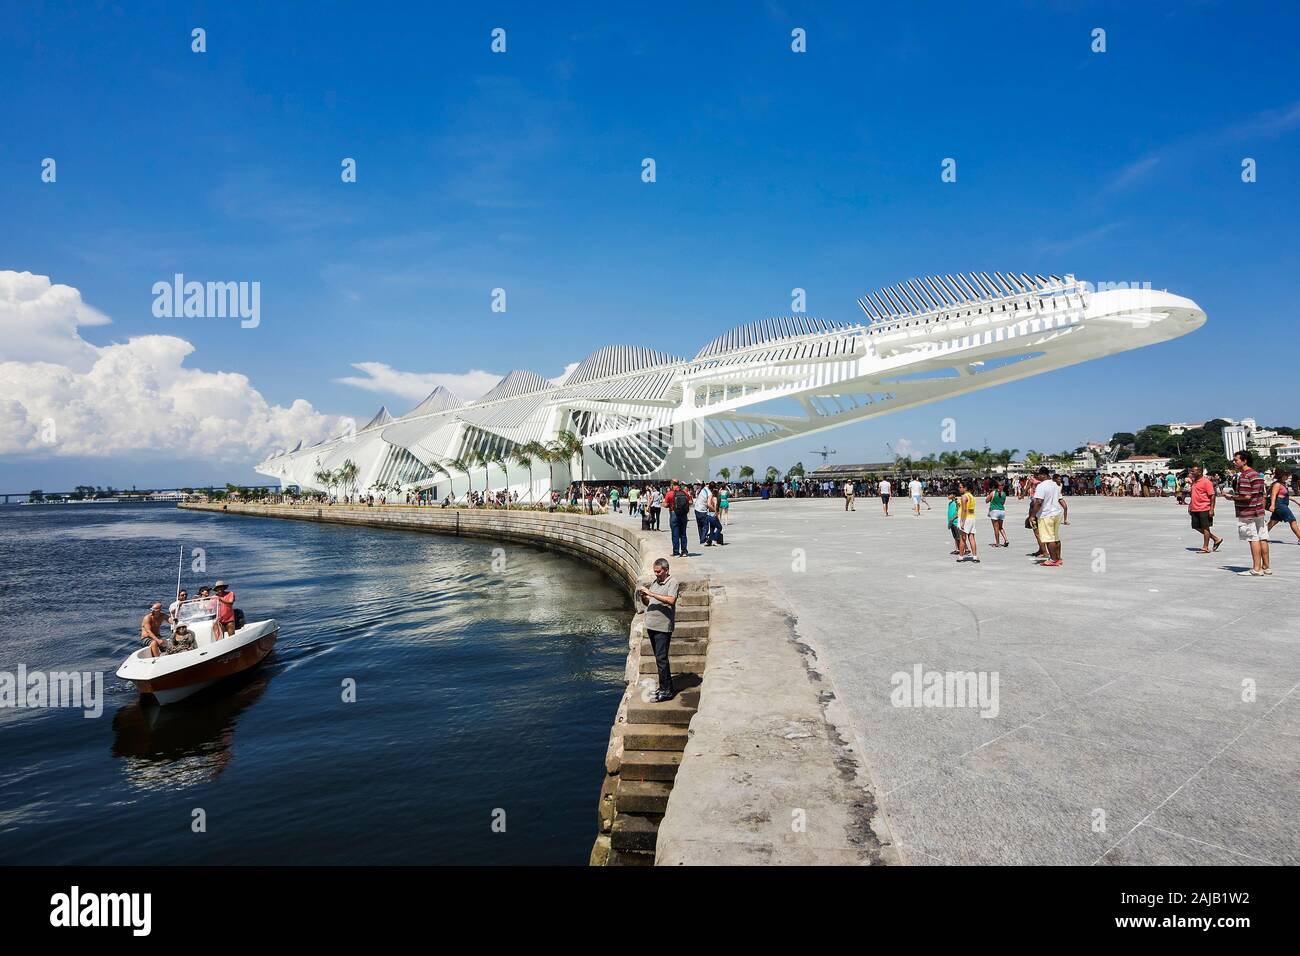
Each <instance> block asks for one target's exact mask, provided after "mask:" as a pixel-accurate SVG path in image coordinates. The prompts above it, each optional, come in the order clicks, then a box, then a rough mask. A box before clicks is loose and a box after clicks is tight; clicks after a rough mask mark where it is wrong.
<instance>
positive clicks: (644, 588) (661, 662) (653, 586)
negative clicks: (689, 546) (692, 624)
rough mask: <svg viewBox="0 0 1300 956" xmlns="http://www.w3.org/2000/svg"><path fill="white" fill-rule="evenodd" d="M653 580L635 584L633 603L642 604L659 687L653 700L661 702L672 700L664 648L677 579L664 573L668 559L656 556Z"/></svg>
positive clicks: (669, 633) (671, 623) (674, 615)
mask: <svg viewBox="0 0 1300 956" xmlns="http://www.w3.org/2000/svg"><path fill="white" fill-rule="evenodd" d="M654 572H655V576H654V580H653V581H650V582H649V583H647V584H642V585H638V587H637V589H636V597H637V603H638V604H639V605H644V610H645V632H646V636H647V637H649V638H650V646H651V648H653V649H654V652H655V666H656V668H657V669H658V672H659V689H658V691H657V692H656V693H655V696H654V702H655V703H656V704H661V703H663V702H664V701H666V700H672V699H673V695H674V694H675V693H676V691H674V690H673V673H672V669H671V668H670V667H669V664H668V647H669V645H670V644H671V643H672V639H673V626H674V624H675V622H676V619H677V593H678V590H679V587H680V586H679V585H678V583H677V579H676V578H674V577H672V576H671V575H669V573H668V561H667V560H666V559H664V558H659V559H658V560H657V561H655V564H654Z"/></svg>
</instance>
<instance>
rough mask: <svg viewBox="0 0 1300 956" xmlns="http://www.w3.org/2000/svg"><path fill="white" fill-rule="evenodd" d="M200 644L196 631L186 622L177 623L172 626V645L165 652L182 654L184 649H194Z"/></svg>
mask: <svg viewBox="0 0 1300 956" xmlns="http://www.w3.org/2000/svg"><path fill="white" fill-rule="evenodd" d="M198 646H199V645H198V642H197V641H196V640H195V639H194V632H193V631H191V630H190V629H189V628H188V627H186V626H185V625H184V624H177V625H176V626H175V627H174V628H172V641H171V646H170V647H168V648H167V650H165V651H163V653H164V654H180V653H181V652H183V651H192V650H194V649H195V648H196V647H198Z"/></svg>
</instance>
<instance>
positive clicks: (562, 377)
mask: <svg viewBox="0 0 1300 956" xmlns="http://www.w3.org/2000/svg"><path fill="white" fill-rule="evenodd" d="M581 364H582V363H581V362H570V363H569V364H568V365H566V366H564V371H563V372H561V373H560V374H559V375H557V376H556V377H555V378H553V379H551V381H552V382H554V383H555V384H556V385H563V384H564V383H565V382H567V381H568V380H569V376H570V375H572V374H573V370H574V369H575V368H577V367H578V366H579V365H581Z"/></svg>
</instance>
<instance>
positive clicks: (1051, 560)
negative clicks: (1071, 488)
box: [1029, 468, 1069, 568]
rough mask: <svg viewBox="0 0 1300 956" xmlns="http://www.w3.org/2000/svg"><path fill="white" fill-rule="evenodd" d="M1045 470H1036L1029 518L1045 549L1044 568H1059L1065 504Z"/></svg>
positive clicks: (1067, 522) (1058, 489)
mask: <svg viewBox="0 0 1300 956" xmlns="http://www.w3.org/2000/svg"><path fill="white" fill-rule="evenodd" d="M1049 476H1050V472H1049V471H1048V470H1047V469H1046V468H1039V469H1038V474H1037V476H1036V477H1037V478H1038V483H1037V484H1036V485H1034V496H1033V498H1032V499H1030V502H1029V517H1030V519H1031V520H1033V521H1034V522H1035V525H1034V527H1035V528H1036V529H1037V534H1038V540H1039V541H1040V542H1041V543H1042V545H1043V547H1045V548H1046V549H1047V560H1046V561H1044V562H1043V567H1045V568H1059V567H1060V566H1061V565H1062V564H1063V563H1064V562H1063V561H1062V560H1061V524H1062V522H1064V523H1066V524H1069V520H1068V516H1067V513H1066V510H1065V509H1066V504H1065V502H1064V501H1063V500H1062V498H1061V486H1060V485H1058V484H1057V483H1056V482H1054V481H1052V479H1051V477H1049Z"/></svg>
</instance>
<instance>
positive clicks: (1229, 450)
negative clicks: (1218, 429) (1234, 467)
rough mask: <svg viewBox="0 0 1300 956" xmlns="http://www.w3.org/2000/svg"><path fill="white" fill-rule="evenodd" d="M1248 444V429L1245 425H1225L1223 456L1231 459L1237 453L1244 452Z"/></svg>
mask: <svg viewBox="0 0 1300 956" xmlns="http://www.w3.org/2000/svg"><path fill="white" fill-rule="evenodd" d="M1249 443H1250V429H1248V428H1247V427H1246V426H1245V425H1225V426H1224V429H1223V454H1224V455H1226V456H1227V457H1228V458H1231V457H1232V456H1233V455H1235V454H1236V453H1237V452H1239V451H1245V450H1246V445H1247V444H1249Z"/></svg>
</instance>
